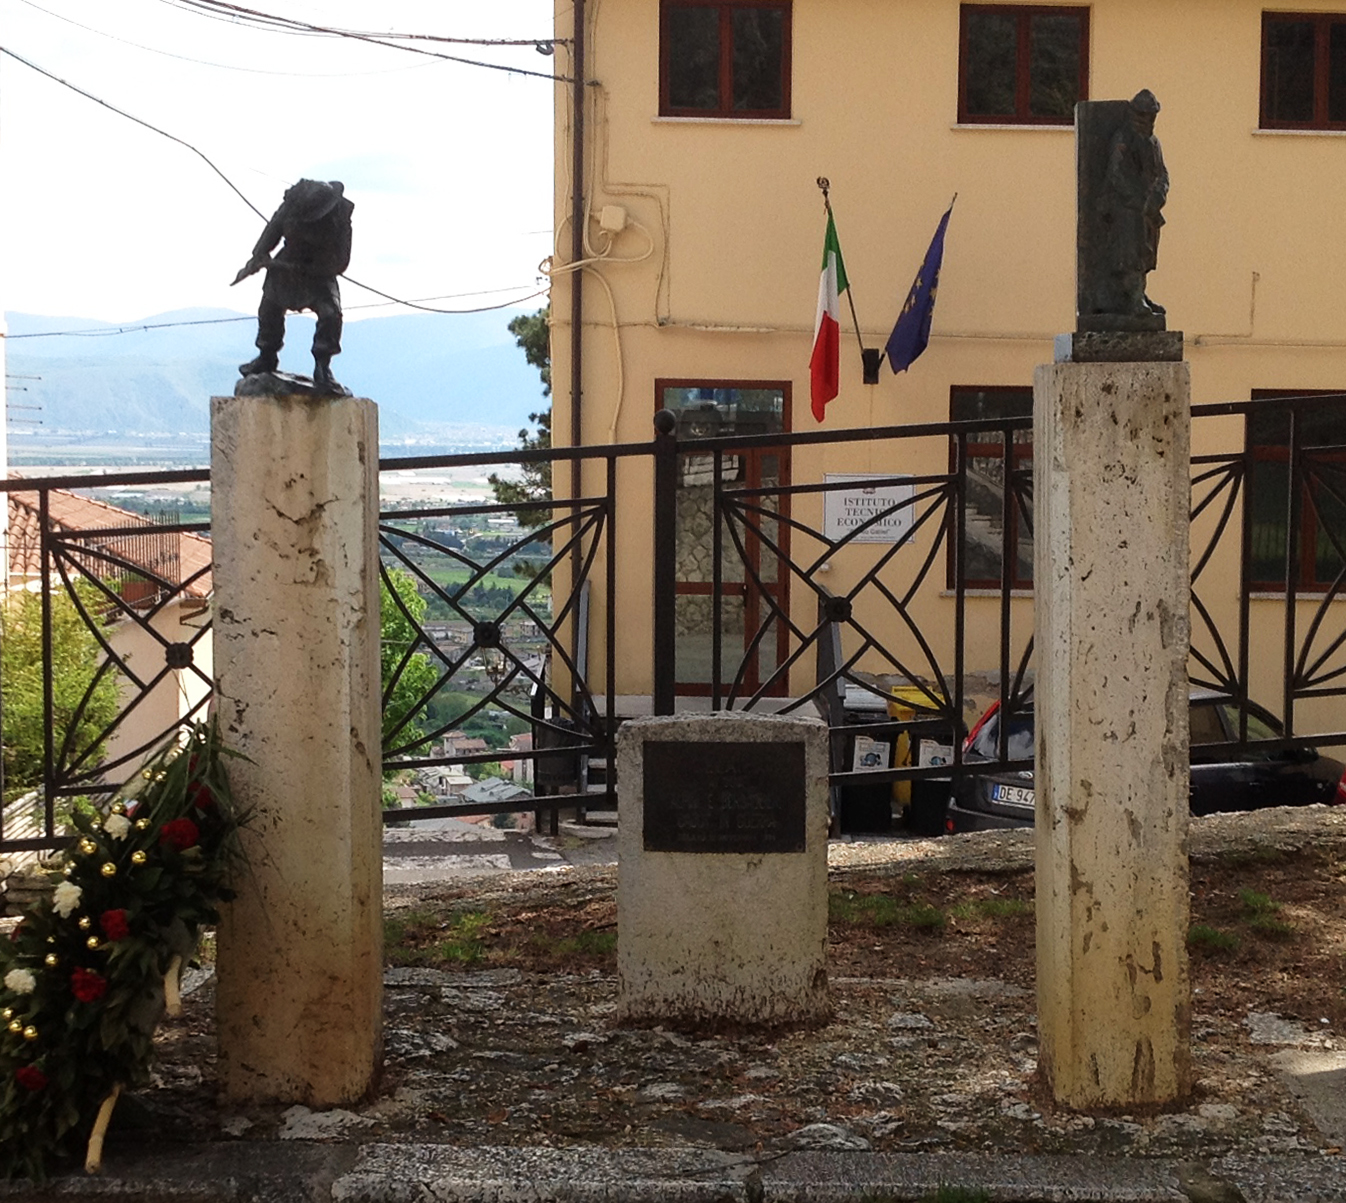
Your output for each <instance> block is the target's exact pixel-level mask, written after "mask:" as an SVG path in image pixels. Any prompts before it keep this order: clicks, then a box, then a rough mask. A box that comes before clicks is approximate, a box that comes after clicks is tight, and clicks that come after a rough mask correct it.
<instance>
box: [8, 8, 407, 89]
mask: <svg viewBox="0 0 1346 1203" xmlns="http://www.w3.org/2000/svg"><path fill="white" fill-rule="evenodd" d="M19 3H21V4H26V5H27V6H28V7H29V8H33V9H36V10H37V11H38V12H40V13H45V14H46V15H47V16H48V17H52V18H54V19H55V20H57V21H64V22H65V23H66V24H67V25H73V26H74V27H75V28H76V29H82V30H84V31H85V32H86V33H92V34H94V35H96V36H97V37H100V38H107V39H108V40H109V41H111V42H118V43H120V44H121V45H123V46H130V47H132V48H133V49H135V50H143V51H144V52H145V53H146V54H158V55H162V56H163V57H164V58H171V59H176V60H177V61H178V62H180V63H191V64H193V65H194V66H197V67H214V68H216V69H217V70H220V71H242V72H244V73H245V74H247V75H282V76H285V77H287V78H290V79H345V78H349V77H350V76H352V75H361V76H364V75H387V74H390V73H392V72H395V71H407V70H415V69H417V68H421V67H429V66H431V64H430V63H429V62H424V63H415V64H408V63H404V64H402V65H401V66H398V67H382V68H379V69H378V70H377V71H295V70H292V69H286V70H284V71H271V70H268V69H267V68H266V67H244V66H240V65H239V64H237V63H212V62H211V61H210V60H209V59H203V58H192V57H191V56H190V55H186V54H174V53H173V51H171V50H161V49H159V48H158V47H157V46H146V45H144V44H143V43H141V42H133V41H131V40H130V39H129V38H120V37H118V36H117V35H116V34H115V33H108V32H107V30H105V29H95V28H94V27H93V26H92V25H85V24H84V23H83V22H82V21H76V20H75V19H74V18H73V17H67V16H65V14H63V13H58V12H53V11H52V10H51V9H49V8H43V7H42V5H40V4H35V3H34V2H33V0H19Z"/></svg>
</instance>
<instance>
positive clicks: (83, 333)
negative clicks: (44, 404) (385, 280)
mask: <svg viewBox="0 0 1346 1203" xmlns="http://www.w3.org/2000/svg"><path fill="white" fill-rule="evenodd" d="M350 282H351V283H352V284H354V283H355V281H354V280H352V281H350ZM361 287H364V286H363V285H362V286H361ZM514 291H516V290H515V289H513V288H488V289H484V290H483V291H482V292H462V293H451V294H449V297H450V298H451V297H453V296H463V297H475V296H484V295H486V294H488V293H492V292H514ZM546 291H547V289H545V288H541V289H538V290H537V291H536V292H530V293H528V294H526V295H525V296H521V297H515V298H513V299H512V300H509V301H501V302H500V303H499V304H497V305H478V306H476V307H475V308H473V309H431V310H428V312H430V313H446V314H455V313H491V312H493V311H495V310H497V309H510V308H512V307H513V306H515V305H522V304H523V303H524V302H525V301H531V300H532V299H533V298H534V297H540V296H542V295H543V293H545V292H546ZM380 295H382V294H380ZM425 299H426V300H440V299H449V298H438V297H427V298H425ZM386 305H409V306H411V307H412V308H416V309H419V308H423V306H420V305H418V304H417V303H416V302H414V301H400V300H396V299H390V300H388V301H373V302H370V303H368V304H365V305H347V306H346V307H345V308H346V312H348V313H349V312H351V311H352V310H355V309H382V308H384V307H385V306H386ZM256 320H257V318H256V317H255V315H253V314H251V313H240V314H236V315H235V316H233V317H200V318H189V319H183V320H182V321H180V322H140V323H135V324H124V325H118V326H108V327H98V328H92V327H91V328H89V329H87V330H34V331H30V332H29V333H27V334H5V335H0V342H13V341H14V340H15V339H20V338H111V337H112V336H114V335H118V334H140V333H143V332H145V331H148V330H172V329H175V328H177V327H178V326H223V325H227V324H228V323H230V322H255V321H256Z"/></svg>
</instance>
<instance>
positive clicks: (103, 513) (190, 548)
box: [9, 489, 213, 598]
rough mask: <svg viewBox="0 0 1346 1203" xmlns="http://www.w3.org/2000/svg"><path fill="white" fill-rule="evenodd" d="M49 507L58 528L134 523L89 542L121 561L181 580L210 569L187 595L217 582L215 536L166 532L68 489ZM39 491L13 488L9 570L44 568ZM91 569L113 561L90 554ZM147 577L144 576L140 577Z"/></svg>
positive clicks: (55, 493)
mask: <svg viewBox="0 0 1346 1203" xmlns="http://www.w3.org/2000/svg"><path fill="white" fill-rule="evenodd" d="M47 498H48V501H47V510H48V514H49V515H50V519H51V524H52V526H53V528H55V529H56V530H58V531H62V532H66V533H73V532H77V531H78V532H85V531H103V530H107V531H115V530H118V529H126V528H133V529H132V530H130V531H129V532H128V533H127V534H124V535H108V536H102V535H99V536H96V537H94V538H92V539H89V540H87V541H86V542H87V546H88V547H90V548H91V549H95V548H96V549H98V550H99V551H101V552H103V553H105V554H106V555H108V556H112V557H115V558H116V559H117V560H118V561H121V562H123V563H125V564H128V565H131V566H132V567H133V568H139V569H142V570H144V571H145V572H149V573H153V575H154V576H156V577H158V578H160V579H162V580H165V581H167V582H168V583H169V584H172V585H181V584H182V583H183V582H184V581H188V580H191V578H192V576H193V575H194V574H195V573H197V572H201V570H202V569H204V570H205V571H204V573H203V574H202V575H201V576H200V577H198V578H197V579H196V580H194V581H192V582H191V584H190V585H188V586H186V588H184V589H183V590H182V594H183V596H186V597H196V598H204V597H208V596H209V595H210V591H211V588H212V587H213V585H212V574H211V544H210V540H209V539H207V538H204V537H203V536H201V535H198V534H195V533H193V532H190V531H171V532H163V533H160V532H158V531H156V530H155V529H154V527H153V525H152V524H151V523H147V522H146V520H145V518H144V516H143V515H141V514H136V513H133V512H132V511H130V510H123V509H120V508H119V507H117V506H115V505H108V504H107V503H106V502H103V501H94V500H92V499H91V498H88V497H82V496H80V494H78V493H71V492H67V491H66V490H64V489H52V490H50V491H49V492H48V494H47ZM38 507H39V502H38V494H37V493H36V492H31V493H20V492H12V493H10V495H9V571H10V575H11V576H12V577H13V576H20V577H36V576H40V575H41V573H42V550H41V549H42V543H41V528H40V518H39V515H40V510H39V508H38ZM87 563H88V566H89V569H90V571H92V572H96V573H101V572H102V571H105V570H107V569H108V567H109V565H108V563H107V561H105V560H103V559H102V558H101V557H97V556H90V557H89V558H88V560H87ZM140 579H141V580H142V581H143V578H140Z"/></svg>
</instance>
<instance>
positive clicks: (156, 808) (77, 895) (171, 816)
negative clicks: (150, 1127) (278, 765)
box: [0, 723, 239, 1181]
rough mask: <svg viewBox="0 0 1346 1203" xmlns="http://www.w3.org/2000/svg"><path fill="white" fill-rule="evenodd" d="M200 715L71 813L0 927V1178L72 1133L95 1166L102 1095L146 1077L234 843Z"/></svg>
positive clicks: (218, 759)
mask: <svg viewBox="0 0 1346 1203" xmlns="http://www.w3.org/2000/svg"><path fill="white" fill-rule="evenodd" d="M232 754H233V753H229V752H228V751H227V750H226V749H225V748H223V747H222V745H221V744H220V741H219V737H218V734H217V732H216V729H215V725H214V723H197V724H193V725H192V726H191V727H190V728H188V729H186V730H185V731H183V732H180V733H178V734H177V735H175V736H174V737H173V738H172V739H171V740H170V741H169V743H168V744H166V745H165V746H164V747H163V748H161V749H160V750H159V752H157V753H156V754H155V755H154V756H153V757H152V758H151V759H150V760H149V761H148V762H147V764H146V765H145V767H144V768H143V770H142V771H141V772H140V773H139V774H137V775H136V776H135V777H133V778H132V779H131V781H130V782H128V783H127V784H126V785H125V786H123V787H122V789H121V790H120V791H119V792H118V793H117V794H116V795H115V796H114V797H113V798H112V799H111V800H110V801H109V802H108V803H106V804H105V807H104V808H102V809H99V810H97V811H93V812H83V813H80V812H78V811H77V812H76V814H75V815H74V818H73V823H74V826H75V827H76V829H77V830H78V832H79V836H78V838H77V839H76V840H75V841H74V842H73V843H72V844H71V845H70V846H69V847H67V848H66V849H65V851H64V853H63V854H62V859H63V861H64V863H63V865H62V866H61V867H60V868H59V869H57V870H53V872H52V873H51V877H52V879H53V881H54V882H55V889H54V890H53V891H52V893H51V895H50V896H49V897H44V898H42V899H40V900H39V901H38V902H36V903H35V904H33V905H32V906H31V907H30V908H29V909H28V911H27V912H26V913H25V914H24V916H23V919H22V921H21V922H20V924H19V926H18V927H16V928H15V929H14V931H13V932H12V933H11V935H10V938H9V939H8V940H5V939H4V938H2V937H0V982H2V983H3V984H2V985H0V1177H11V1178H12V1177H15V1176H18V1175H20V1174H24V1175H27V1176H28V1177H30V1178H32V1179H33V1180H34V1181H41V1180H42V1179H43V1178H44V1176H45V1173H46V1166H47V1162H48V1160H49V1159H53V1158H60V1157H67V1156H70V1155H71V1154H72V1153H74V1151H75V1149H76V1148H77V1146H78V1144H80V1143H84V1141H85V1140H86V1139H87V1142H88V1150H87V1157H86V1161H85V1168H86V1169H88V1170H90V1171H91V1172H92V1171H94V1170H96V1169H98V1168H99V1164H100V1162H101V1157H102V1143H103V1133H104V1131H105V1130H106V1128H107V1122H108V1120H109V1119H110V1118H111V1114H112V1108H113V1106H114V1105H115V1103H116V1100H117V1096H118V1094H120V1092H121V1091H122V1090H123V1089H125V1088H133V1087H137V1086H142V1085H144V1084H145V1083H146V1082H147V1081H148V1080H149V1072H150V1062H151V1059H152V1056H153V1039H154V1029H155V1027H156V1025H157V1024H158V1022H159V1019H160V1017H161V1016H162V1015H163V1013H164V1012H165V1011H167V1012H168V1013H169V1014H177V1013H178V1012H179V1010H180V1009H181V1003H180V996H179V982H180V978H181V973H182V966H183V964H184V962H185V961H186V960H187V959H188V958H190V957H191V955H192V953H193V952H194V950H195V948H196V942H197V939H198V937H199V935H200V932H201V929H202V928H203V927H205V926H207V925H210V924H214V923H215V922H217V921H218V919H219V915H218V913H217V909H216V908H217V907H218V905H219V903H220V902H222V901H226V900H228V899H229V898H231V897H232V896H233V894H232V892H231V891H230V889H229V886H228V882H229V880H230V878H231V876H232V872H233V870H234V868H235V867H236V862H237V861H238V858H239V853H238V842H237V839H236V833H237V830H238V824H239V816H238V814H237V813H236V811H235V808H234V806H233V804H232V800H231V796H230V792H229V782H228V779H227V777H226V776H225V772H224V765H223V758H224V756H226V755H232Z"/></svg>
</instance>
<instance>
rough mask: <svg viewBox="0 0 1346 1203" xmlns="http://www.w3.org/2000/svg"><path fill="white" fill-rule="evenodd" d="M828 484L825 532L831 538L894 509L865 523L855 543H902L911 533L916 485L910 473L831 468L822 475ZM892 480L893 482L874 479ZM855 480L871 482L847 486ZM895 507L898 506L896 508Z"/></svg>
mask: <svg viewBox="0 0 1346 1203" xmlns="http://www.w3.org/2000/svg"><path fill="white" fill-rule="evenodd" d="M823 480H824V481H825V482H826V483H827V484H828V485H839V486H841V487H840V488H829V489H828V490H827V492H826V493H824V494H823V534H824V535H826V536H827V538H829V539H832V540H837V539H844V538H845V537H846V536H847V535H848V534H850V532H851V531H853V530H854V529H855V528H856V527H857V526H861V525H863V524H864V523H866V522H868V521H869V520H870V519H871V518H873V517H874V516H875V515H876V514H880V513H883V511H884V510H891V512H890V513H887V514H884V516H883V517H882V518H880V519H879V520H878V521H877V522H875V523H873V524H872V525H870V526H867V527H865V529H864V530H863V531H861V532H860V533H859V534H858V535H856V536H855V538H854V539H852V540H851V542H852V543H903V542H905V541H906V540H907V539H908V538H909V537H910V535H911V522H912V512H911V510H912V507H911V499H912V495H913V493H914V489H913V487H912V485H911V483H910V482H911V477H909V476H892V475H883V474H880V473H875V472H862V473H856V472H828V473H825V474H824V476H823ZM876 480H891V481H894V482H900V483H894V484H880V485H876V484H874V483H872V482H873V481H876ZM852 481H870V482H871V483H870V484H867V485H859V484H856V485H855V486H854V487H848V486H849V485H850V483H851V482H852ZM893 507H896V508H893Z"/></svg>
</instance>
